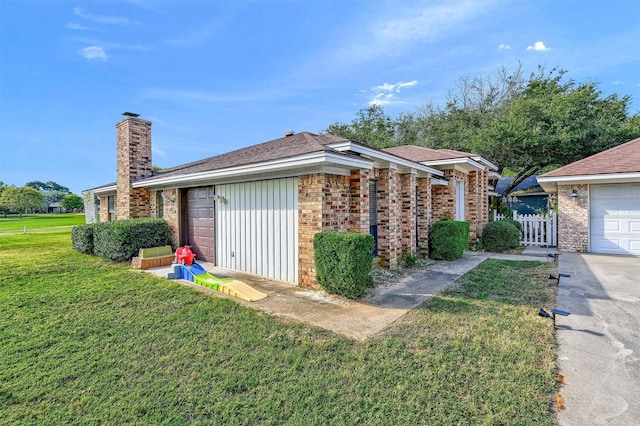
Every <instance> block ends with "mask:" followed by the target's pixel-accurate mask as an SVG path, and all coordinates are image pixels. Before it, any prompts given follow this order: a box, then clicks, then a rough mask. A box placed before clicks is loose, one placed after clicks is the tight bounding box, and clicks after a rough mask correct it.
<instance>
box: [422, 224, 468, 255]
mask: <svg viewBox="0 0 640 426" xmlns="http://www.w3.org/2000/svg"><path fill="white" fill-rule="evenodd" d="M429 242H430V248H431V252H430V257H431V258H432V259H436V260H440V259H444V260H456V259H459V258H461V257H462V254H463V253H464V249H465V248H467V246H468V245H469V222H462V221H455V220H442V221H440V222H436V223H434V224H433V225H432V226H431V233H430V234H429Z"/></svg>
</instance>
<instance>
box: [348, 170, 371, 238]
mask: <svg viewBox="0 0 640 426" xmlns="http://www.w3.org/2000/svg"><path fill="white" fill-rule="evenodd" d="M369 175H370V173H369V170H359V169H357V170H352V171H351V199H350V202H349V213H350V214H351V229H350V231H351V232H361V233H368V232H369V205H370V204H369Z"/></svg>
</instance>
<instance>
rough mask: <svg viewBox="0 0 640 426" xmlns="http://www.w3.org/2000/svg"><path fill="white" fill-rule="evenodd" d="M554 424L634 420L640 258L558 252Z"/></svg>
mask: <svg viewBox="0 0 640 426" xmlns="http://www.w3.org/2000/svg"><path fill="white" fill-rule="evenodd" d="M559 262H560V263H559V270H560V272H564V273H569V274H571V277H570V278H561V279H560V287H559V295H558V308H559V309H562V310H566V311H569V312H571V315H570V316H568V317H559V319H558V332H557V336H558V345H559V347H558V358H559V364H560V373H561V374H563V375H564V376H565V384H564V385H562V386H561V389H560V394H561V395H562V396H563V397H564V405H565V406H566V409H565V410H560V411H559V412H558V421H559V424H560V425H605V424H606V425H638V424H640V258H638V257H631V256H629V257H626V256H608V255H595V254H577V253H562V255H561V256H560V261H559Z"/></svg>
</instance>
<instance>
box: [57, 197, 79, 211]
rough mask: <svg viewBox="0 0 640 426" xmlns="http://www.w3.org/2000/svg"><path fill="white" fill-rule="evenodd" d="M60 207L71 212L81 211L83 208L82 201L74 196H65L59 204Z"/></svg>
mask: <svg viewBox="0 0 640 426" xmlns="http://www.w3.org/2000/svg"><path fill="white" fill-rule="evenodd" d="M60 206H62V207H63V208H65V209H67V210H71V211H76V210H82V209H83V208H84V200H83V198H82V197H79V196H77V195H75V194H67V195H65V196H64V198H63V199H62V201H61V202H60Z"/></svg>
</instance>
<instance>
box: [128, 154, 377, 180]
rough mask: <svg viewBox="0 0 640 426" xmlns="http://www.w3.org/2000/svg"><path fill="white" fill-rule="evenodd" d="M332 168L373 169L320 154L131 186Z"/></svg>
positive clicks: (360, 162) (346, 158)
mask: <svg viewBox="0 0 640 426" xmlns="http://www.w3.org/2000/svg"><path fill="white" fill-rule="evenodd" d="M323 164H324V165H331V166H338V167H340V166H342V167H348V168H351V169H366V170H370V169H372V168H373V162H372V161H371V160H367V159H364V158H355V157H349V156H346V155H341V154H336V153H332V152H326V151H320V152H312V153H309V154H304V155H300V156H297V157H291V158H284V159H277V160H272V161H267V162H262V163H257V164H246V165H242V166H236V167H229V168H226V169H221V170H210V171H206V172H200V173H188V174H183V175H173V176H166V177H162V176H159V177H157V178H155V179H154V178H148V179H144V180H141V181H138V182H134V183H133V185H132V186H133V187H134V188H146V187H151V186H154V187H155V186H168V185H176V186H180V184H182V183H195V182H198V181H214V180H217V179H228V178H232V177H238V176H247V175H253V174H264V173H269V172H278V171H281V170H286V169H291V168H300V167H305V166H315V165H323Z"/></svg>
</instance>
